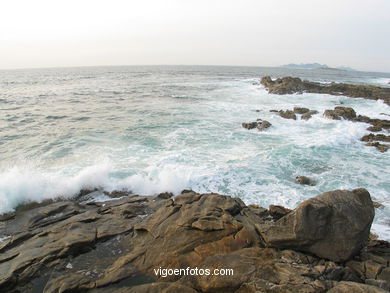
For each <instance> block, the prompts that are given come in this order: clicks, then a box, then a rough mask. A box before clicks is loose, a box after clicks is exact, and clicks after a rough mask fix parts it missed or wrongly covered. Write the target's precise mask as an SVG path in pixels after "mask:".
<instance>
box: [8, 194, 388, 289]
mask: <svg viewBox="0 0 390 293" xmlns="http://www.w3.org/2000/svg"><path fill="white" fill-rule="evenodd" d="M170 196H171V194H163V195H161V196H156V197H143V196H136V195H128V196H124V197H122V198H120V199H117V200H112V201H107V202H102V203H97V202H89V203H84V204H82V203H80V202H74V201H62V202H52V203H47V204H46V205H42V206H36V207H33V208H31V209H30V210H26V209H24V210H23V211H22V210H21V211H19V212H17V213H15V214H14V215H13V217H9V218H8V219H7V220H3V221H1V222H0V235H3V236H7V237H6V238H4V237H3V240H2V241H1V242H0V291H1V292H45V293H54V292H55V293H60V292H132V293H136V292H152V293H153V292H156V293H157V292H184V293H185V292H194V293H195V292H227V293H229V292H235V293H252V292H333V293H334V292H386V291H385V290H388V289H389V288H390V277H389V276H390V267H389V261H390V245H389V243H387V242H384V241H377V240H372V239H371V240H369V231H370V227H371V223H372V220H373V217H374V206H373V203H372V201H371V197H370V194H369V193H368V192H367V190H365V189H356V190H353V191H346V190H335V191H330V192H326V193H323V194H321V195H318V196H316V197H314V198H311V199H309V200H307V201H305V202H303V203H301V204H300V205H299V206H298V207H297V208H296V209H294V210H292V211H291V210H288V209H284V208H283V207H280V206H271V207H270V209H265V208H262V207H259V206H247V205H245V204H244V203H243V202H242V201H241V200H240V199H237V198H232V197H230V196H224V195H219V194H198V193H195V192H192V191H189V190H186V191H184V192H183V193H182V194H181V195H178V196H176V197H172V198H171V197H170ZM187 267H191V268H195V267H197V268H203V269H210V270H213V269H221V268H225V269H233V271H234V275H229V276H216V275H181V276H180V275H171V276H167V277H165V278H164V277H162V276H157V275H156V274H155V273H154V270H158V269H159V268H164V269H181V268H187Z"/></svg>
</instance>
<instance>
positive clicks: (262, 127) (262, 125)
mask: <svg viewBox="0 0 390 293" xmlns="http://www.w3.org/2000/svg"><path fill="white" fill-rule="evenodd" d="M271 126H272V124H271V123H269V122H268V121H266V120H260V121H258V123H257V129H258V130H260V131H262V130H265V129H267V128H269V127H271Z"/></svg>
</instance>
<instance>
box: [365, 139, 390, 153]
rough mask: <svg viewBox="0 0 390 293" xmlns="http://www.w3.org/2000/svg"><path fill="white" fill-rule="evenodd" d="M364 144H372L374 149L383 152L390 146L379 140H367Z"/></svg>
mask: <svg viewBox="0 0 390 293" xmlns="http://www.w3.org/2000/svg"><path fill="white" fill-rule="evenodd" d="M365 145H366V146H372V147H376V149H377V150H378V151H380V152H382V153H384V152H387V150H388V149H389V148H390V146H389V145H386V144H382V143H379V142H377V141H376V142H368V143H366V144H365Z"/></svg>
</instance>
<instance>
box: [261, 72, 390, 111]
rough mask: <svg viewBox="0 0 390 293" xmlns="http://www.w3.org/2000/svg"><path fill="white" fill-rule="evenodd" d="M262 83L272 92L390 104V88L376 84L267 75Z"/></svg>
mask: <svg viewBox="0 0 390 293" xmlns="http://www.w3.org/2000/svg"><path fill="white" fill-rule="evenodd" d="M260 83H261V84H262V85H263V86H265V87H266V88H267V89H268V92H269V93H271V94H278V95H285V94H295V93H298V94H299V93H304V92H306V93H318V94H330V95H335V96H340V95H343V96H348V97H351V98H365V99H371V100H379V99H380V100H383V101H384V102H385V103H386V104H388V105H390V88H382V87H379V86H374V85H357V84H346V83H334V82H332V83H330V84H321V83H318V82H311V81H306V80H301V79H300V78H298V77H290V76H288V77H283V78H278V79H276V80H272V79H271V77H269V76H265V77H263V78H262V79H261V81H260Z"/></svg>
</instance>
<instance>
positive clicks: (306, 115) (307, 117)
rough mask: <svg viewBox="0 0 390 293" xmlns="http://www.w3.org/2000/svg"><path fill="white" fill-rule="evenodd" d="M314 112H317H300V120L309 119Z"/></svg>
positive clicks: (316, 112) (315, 112)
mask: <svg viewBox="0 0 390 293" xmlns="http://www.w3.org/2000/svg"><path fill="white" fill-rule="evenodd" d="M314 114H318V111H316V110H310V111H309V112H306V113H305V114H302V116H301V119H302V120H309V119H310V118H311V117H312V116H313V115H314Z"/></svg>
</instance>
